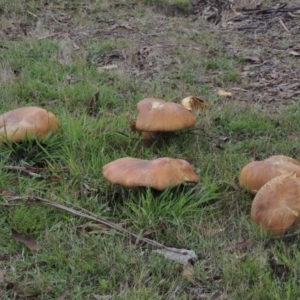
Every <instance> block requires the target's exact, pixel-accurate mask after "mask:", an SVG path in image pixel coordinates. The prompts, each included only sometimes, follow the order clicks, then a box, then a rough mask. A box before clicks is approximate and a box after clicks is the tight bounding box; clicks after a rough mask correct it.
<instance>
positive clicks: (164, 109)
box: [135, 98, 196, 132]
mask: <svg viewBox="0 0 300 300" xmlns="http://www.w3.org/2000/svg"><path fill="white" fill-rule="evenodd" d="M138 110H139V114H138V116H137V120H136V124H135V126H136V129H137V130H140V131H153V132H168V131H176V130H181V129H184V128H188V127H191V126H193V125H195V123H196V119H195V117H194V116H193V115H192V114H191V113H190V112H189V111H188V110H187V109H186V108H185V107H183V106H182V105H180V104H177V103H173V102H166V101H164V100H160V99H156V98H146V99H144V100H142V101H140V102H139V103H138Z"/></svg>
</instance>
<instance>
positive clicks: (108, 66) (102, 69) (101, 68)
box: [97, 65, 118, 72]
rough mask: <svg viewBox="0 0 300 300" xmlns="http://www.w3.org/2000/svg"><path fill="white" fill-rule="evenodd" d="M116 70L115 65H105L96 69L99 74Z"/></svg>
mask: <svg viewBox="0 0 300 300" xmlns="http://www.w3.org/2000/svg"><path fill="white" fill-rule="evenodd" d="M117 68H118V66H117V65H106V66H102V67H98V68H97V70H98V71H99V72H101V71H107V70H113V69H117Z"/></svg>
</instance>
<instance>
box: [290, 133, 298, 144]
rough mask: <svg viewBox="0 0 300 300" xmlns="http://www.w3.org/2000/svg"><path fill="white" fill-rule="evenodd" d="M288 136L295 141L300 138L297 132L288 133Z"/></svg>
mask: <svg viewBox="0 0 300 300" xmlns="http://www.w3.org/2000/svg"><path fill="white" fill-rule="evenodd" d="M287 138H288V139H289V140H291V141H294V142H296V141H298V139H299V138H298V136H297V135H296V134H288V136H287Z"/></svg>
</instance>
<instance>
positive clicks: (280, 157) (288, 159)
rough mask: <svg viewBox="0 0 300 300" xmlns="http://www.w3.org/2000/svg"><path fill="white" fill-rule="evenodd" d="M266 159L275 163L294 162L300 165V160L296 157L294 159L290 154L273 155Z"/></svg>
mask: <svg viewBox="0 0 300 300" xmlns="http://www.w3.org/2000/svg"><path fill="white" fill-rule="evenodd" d="M264 161H266V162H271V163H273V164H286V163H291V164H294V165H296V166H299V167H300V162H299V161H297V160H296V159H293V158H291V157H289V156H285V155H273V156H270V157H269V158H267V159H265V160H264Z"/></svg>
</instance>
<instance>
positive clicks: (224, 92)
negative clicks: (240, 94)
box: [218, 90, 232, 98]
mask: <svg viewBox="0 0 300 300" xmlns="http://www.w3.org/2000/svg"><path fill="white" fill-rule="evenodd" d="M218 96H221V97H228V98H231V97H232V93H231V92H226V91H224V90H219V91H218Z"/></svg>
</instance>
